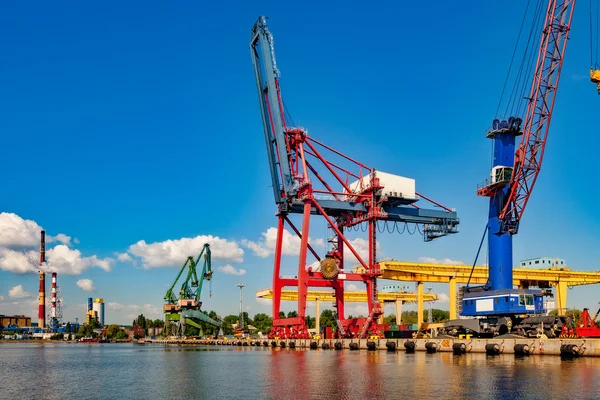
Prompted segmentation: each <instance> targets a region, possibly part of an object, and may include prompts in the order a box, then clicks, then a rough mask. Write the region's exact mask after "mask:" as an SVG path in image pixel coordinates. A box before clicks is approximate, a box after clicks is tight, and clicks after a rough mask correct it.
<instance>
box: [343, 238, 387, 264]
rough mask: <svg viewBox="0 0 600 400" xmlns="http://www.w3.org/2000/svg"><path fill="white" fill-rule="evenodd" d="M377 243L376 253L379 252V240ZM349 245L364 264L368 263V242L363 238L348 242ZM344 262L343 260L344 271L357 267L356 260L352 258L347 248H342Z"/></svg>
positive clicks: (352, 255)
mask: <svg viewBox="0 0 600 400" xmlns="http://www.w3.org/2000/svg"><path fill="white" fill-rule="evenodd" d="M376 243H377V251H378V252H381V243H380V242H379V240H378V241H377V242H376ZM350 244H351V245H352V247H353V248H354V250H356V252H357V253H358V255H359V256H360V257H361V258H362V259H363V261H364V262H365V263H367V264H368V263H369V241H368V240H367V239H363V238H360V237H358V238H355V239H352V240H350ZM344 260H345V266H344V268H345V269H351V268H352V267H354V266H358V259H357V258H356V257H354V254H352V252H351V251H350V249H348V246H344Z"/></svg>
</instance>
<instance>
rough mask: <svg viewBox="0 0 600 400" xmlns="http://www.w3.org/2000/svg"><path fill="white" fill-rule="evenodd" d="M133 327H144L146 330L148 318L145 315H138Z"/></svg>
mask: <svg viewBox="0 0 600 400" xmlns="http://www.w3.org/2000/svg"><path fill="white" fill-rule="evenodd" d="M131 325H138V326H142V327H144V329H146V328H147V326H146V317H144V314H140V315H138V316H137V318H136V319H134V320H133V323H132V324H131Z"/></svg>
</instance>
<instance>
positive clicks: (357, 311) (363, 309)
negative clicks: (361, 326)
mask: <svg viewBox="0 0 600 400" xmlns="http://www.w3.org/2000/svg"><path fill="white" fill-rule="evenodd" d="M346 313H348V312H346ZM350 313H351V314H352V316H353V317H356V316H358V315H362V316H363V317H366V316H368V315H369V307H368V306H366V305H362V304H360V305H357V306H354V307H352V308H351V309H350Z"/></svg>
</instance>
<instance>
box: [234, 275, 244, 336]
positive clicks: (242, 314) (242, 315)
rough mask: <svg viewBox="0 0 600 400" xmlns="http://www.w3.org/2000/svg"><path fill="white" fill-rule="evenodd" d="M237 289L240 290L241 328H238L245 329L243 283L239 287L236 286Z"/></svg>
mask: <svg viewBox="0 0 600 400" xmlns="http://www.w3.org/2000/svg"><path fill="white" fill-rule="evenodd" d="M235 286H237V287H239V288H240V326H239V327H238V328H242V329H243V328H244V311H243V308H242V291H243V289H244V286H246V285H244V284H243V283H238V284H237V285H235Z"/></svg>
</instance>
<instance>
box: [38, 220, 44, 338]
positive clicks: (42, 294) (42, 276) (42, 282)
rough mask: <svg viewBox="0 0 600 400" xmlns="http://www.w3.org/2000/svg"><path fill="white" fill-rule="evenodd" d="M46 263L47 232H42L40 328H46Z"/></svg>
mask: <svg viewBox="0 0 600 400" xmlns="http://www.w3.org/2000/svg"><path fill="white" fill-rule="evenodd" d="M45 262H46V231H42V237H41V241H40V298H39V306H38V327H39V328H42V329H44V328H46V274H45V273H44V271H43V269H42V268H43V267H44V264H45Z"/></svg>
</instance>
